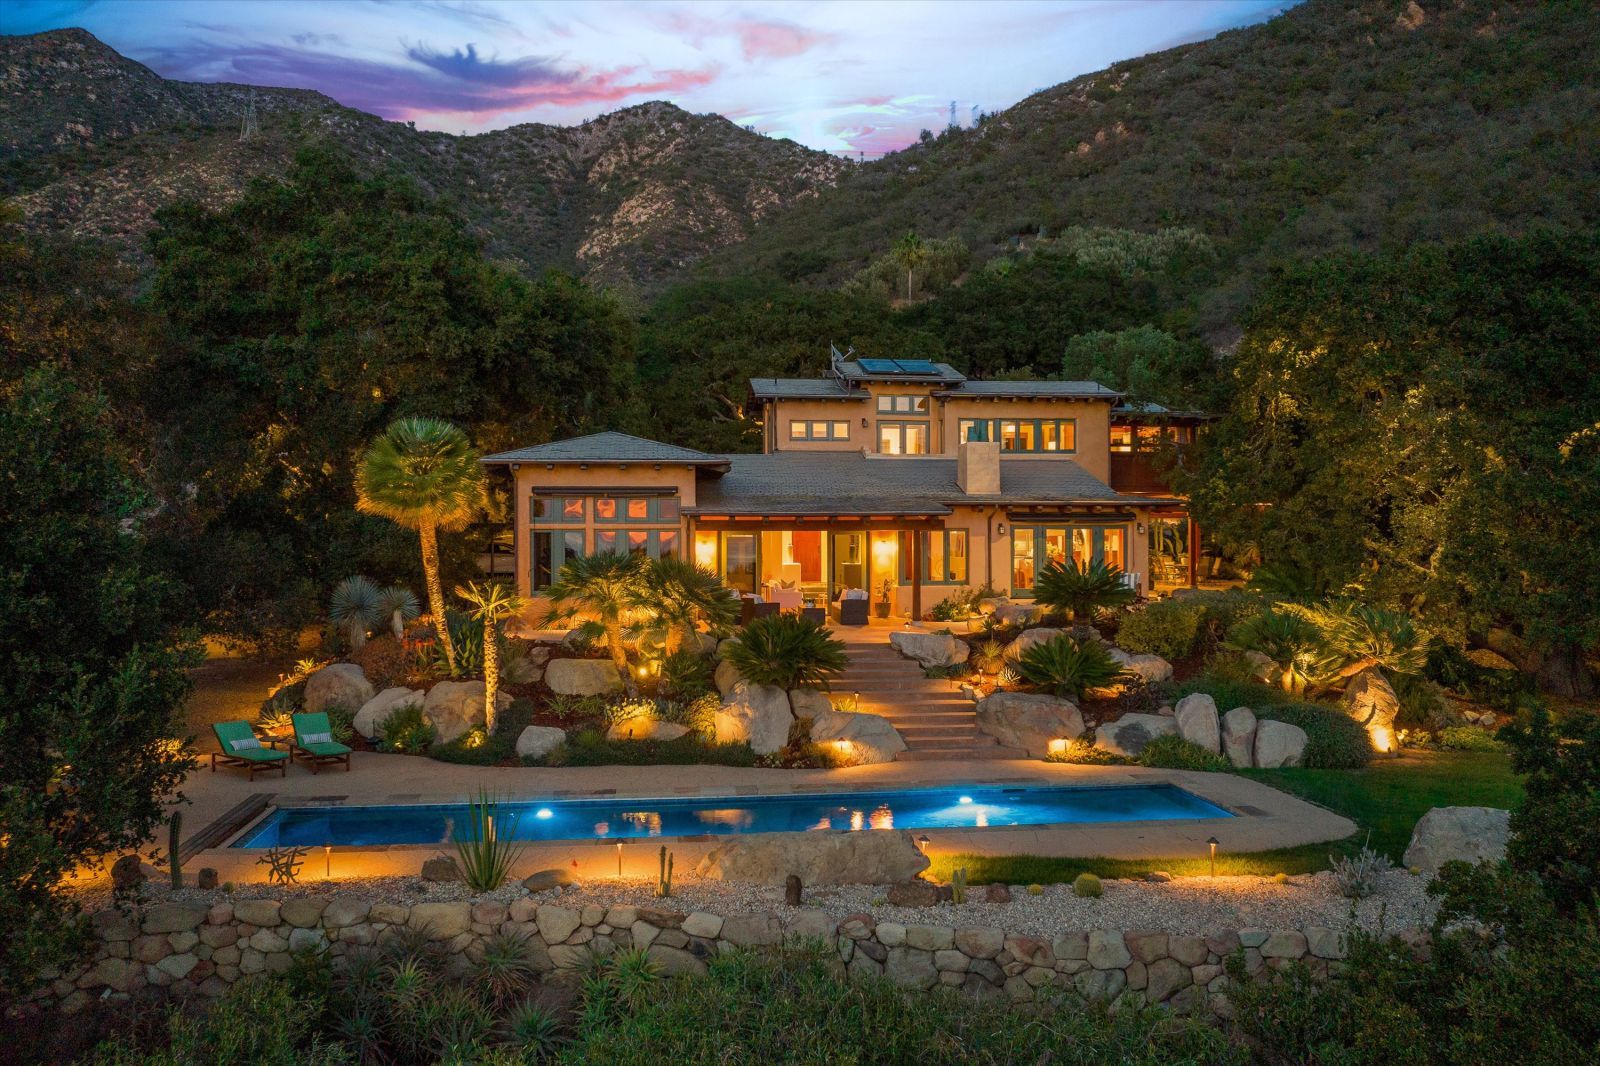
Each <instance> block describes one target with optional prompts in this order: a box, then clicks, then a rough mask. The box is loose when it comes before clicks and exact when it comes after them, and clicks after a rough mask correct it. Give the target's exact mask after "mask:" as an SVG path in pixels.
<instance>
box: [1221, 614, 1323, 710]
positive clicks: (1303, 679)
mask: <svg viewBox="0 0 1600 1066" xmlns="http://www.w3.org/2000/svg"><path fill="white" fill-rule="evenodd" d="M1224 646H1226V647H1228V648H1232V649H1233V650H1234V651H1253V652H1257V653H1259V654H1261V655H1265V656H1266V657H1267V658H1268V659H1271V660H1272V663H1273V665H1274V666H1276V667H1277V669H1278V684H1279V686H1280V687H1282V689H1283V691H1285V692H1287V693H1289V694H1291V695H1298V694H1300V693H1301V692H1303V691H1305V688H1306V686H1307V685H1310V684H1318V683H1320V682H1321V681H1323V680H1324V679H1325V678H1326V677H1327V676H1328V675H1329V674H1330V673H1332V672H1334V671H1336V670H1337V669H1338V666H1339V660H1338V657H1337V656H1334V655H1332V654H1331V653H1330V652H1329V651H1328V646H1327V642H1326V641H1325V640H1324V638H1323V635H1322V630H1320V629H1318V628H1317V626H1316V623H1314V622H1312V621H1310V620H1309V619H1306V618H1304V617H1302V616H1300V615H1298V614H1292V613H1290V612H1288V611H1284V610H1278V609H1273V610H1267V611H1262V612H1261V613H1260V614H1258V615H1255V616H1253V617H1251V618H1247V619H1245V620H1244V621H1243V622H1240V623H1238V624H1236V625H1235V626H1234V627H1233V628H1232V629H1230V630H1229V631H1228V639H1227V641H1225V642H1224Z"/></svg>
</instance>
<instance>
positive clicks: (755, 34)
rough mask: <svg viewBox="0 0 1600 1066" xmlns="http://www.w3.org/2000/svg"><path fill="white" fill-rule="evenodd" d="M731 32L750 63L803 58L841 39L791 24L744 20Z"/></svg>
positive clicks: (735, 25) (737, 23) (734, 26)
mask: <svg viewBox="0 0 1600 1066" xmlns="http://www.w3.org/2000/svg"><path fill="white" fill-rule="evenodd" d="M731 29H732V31H733V35H734V36H735V37H737V38H738V39H739V47H740V49H741V50H742V51H743V52H744V58H745V59H746V60H747V61H748V60H754V59H789V58H791V57H793V56H798V55H804V54H805V53H807V52H809V51H811V49H813V48H815V47H817V46H818V45H819V44H830V43H832V42H833V41H836V40H838V35H837V34H833V33H825V32H823V31H821V30H808V29H806V28H805V27H803V26H796V25H793V24H792V23H788V22H763V21H760V20H758V19H745V20H743V21H740V22H736V23H734V24H733V26H732V27H731Z"/></svg>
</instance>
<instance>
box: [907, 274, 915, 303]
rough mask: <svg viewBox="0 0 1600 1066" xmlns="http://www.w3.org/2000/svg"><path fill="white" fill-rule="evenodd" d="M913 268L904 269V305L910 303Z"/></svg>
mask: <svg viewBox="0 0 1600 1066" xmlns="http://www.w3.org/2000/svg"><path fill="white" fill-rule="evenodd" d="M913 269H914V268H913V267H906V303H910V302H911V274H912V271H913Z"/></svg>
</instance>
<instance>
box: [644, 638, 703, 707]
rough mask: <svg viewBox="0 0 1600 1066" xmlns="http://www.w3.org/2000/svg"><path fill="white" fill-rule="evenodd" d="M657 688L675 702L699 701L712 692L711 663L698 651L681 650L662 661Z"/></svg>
mask: <svg viewBox="0 0 1600 1066" xmlns="http://www.w3.org/2000/svg"><path fill="white" fill-rule="evenodd" d="M657 688H658V690H659V691H660V693H661V694H662V695H663V696H666V697H669V698H671V699H675V700H694V699H699V698H700V697H701V696H703V695H705V694H706V693H707V692H710V691H711V662H710V660H708V659H707V658H706V657H705V656H704V655H701V654H700V653H699V652H697V651H686V650H679V651H675V652H673V653H672V654H670V655H668V656H667V657H666V658H664V659H662V660H661V677H660V680H659V681H658V682H657Z"/></svg>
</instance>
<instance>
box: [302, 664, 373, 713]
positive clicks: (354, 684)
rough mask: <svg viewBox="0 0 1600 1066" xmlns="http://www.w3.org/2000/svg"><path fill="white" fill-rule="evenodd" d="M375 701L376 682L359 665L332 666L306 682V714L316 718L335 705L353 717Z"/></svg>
mask: <svg viewBox="0 0 1600 1066" xmlns="http://www.w3.org/2000/svg"><path fill="white" fill-rule="evenodd" d="M371 698H372V682H370V681H368V680H367V674H366V671H364V670H362V669H361V667H359V666H357V665H356V664H355V663H331V664H329V665H328V666H324V667H323V668H322V669H321V670H318V671H317V672H316V673H314V674H312V675H311V676H310V677H308V678H306V713H307V714H316V713H317V712H318V711H325V710H327V709H328V708H329V707H333V706H335V705H337V706H341V707H347V708H349V709H350V711H351V712H352V713H353V712H355V711H358V710H360V709H361V708H362V707H363V706H364V705H365V704H366V702H367V701H368V700H370V699H371Z"/></svg>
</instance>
